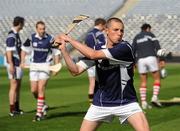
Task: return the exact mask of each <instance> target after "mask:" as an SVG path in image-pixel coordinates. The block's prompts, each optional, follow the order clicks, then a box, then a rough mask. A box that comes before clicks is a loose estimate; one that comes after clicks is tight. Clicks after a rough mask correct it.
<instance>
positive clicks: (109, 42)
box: [107, 39, 114, 48]
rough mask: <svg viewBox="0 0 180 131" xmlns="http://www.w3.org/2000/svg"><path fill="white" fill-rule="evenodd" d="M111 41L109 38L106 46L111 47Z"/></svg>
mask: <svg viewBox="0 0 180 131" xmlns="http://www.w3.org/2000/svg"><path fill="white" fill-rule="evenodd" d="M113 45H114V44H113V42H112V41H111V40H109V39H108V40H107V48H113Z"/></svg>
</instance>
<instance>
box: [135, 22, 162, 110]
mask: <svg viewBox="0 0 180 131" xmlns="http://www.w3.org/2000/svg"><path fill="white" fill-rule="evenodd" d="M132 46H133V48H134V52H135V55H136V59H137V66H138V71H139V74H140V79H141V84H140V97H141V104H142V108H143V109H146V108H148V107H150V106H149V105H148V103H147V101H146V91H147V73H148V72H151V73H152V76H153V79H154V85H153V96H152V99H151V103H152V104H154V105H155V106H158V107H161V103H160V102H159V101H158V95H159V90H160V86H161V82H160V74H159V64H158V62H159V60H158V58H157V51H158V50H159V49H160V45H159V41H158V40H157V38H156V37H155V35H154V34H153V33H151V25H149V24H147V23H145V24H143V25H142V26H141V32H140V33H139V34H137V35H136V36H135V38H134V40H133V43H132Z"/></svg>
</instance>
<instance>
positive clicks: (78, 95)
mask: <svg viewBox="0 0 180 131" xmlns="http://www.w3.org/2000/svg"><path fill="white" fill-rule="evenodd" d="M0 70H1V71H0V107H1V108H0V130H1V131H57V130H59V131H78V130H79V128H80V125H81V122H82V120H83V117H84V115H85V113H86V111H87V109H88V107H89V104H88V99H87V91H88V88H87V87H88V79H87V75H86V73H84V74H83V75H81V76H78V77H75V78H74V77H72V76H71V75H70V74H69V72H68V71H67V69H65V68H63V70H62V71H61V72H60V73H59V74H58V76H56V77H52V78H51V79H50V80H49V83H48V86H47V88H46V101H47V103H48V105H49V106H50V110H49V112H48V117H47V119H46V120H44V121H41V122H35V123H33V122H32V119H33V117H34V115H35V107H36V101H35V99H34V98H33V97H32V94H31V92H30V87H29V80H28V71H25V73H24V74H25V76H24V78H23V81H22V89H21V107H22V109H23V110H24V111H25V114H24V115H23V116H17V117H14V118H11V117H9V116H8V112H9V105H8V89H9V83H8V79H7V76H6V70H5V68H3V67H2V68H0ZM167 70H168V77H167V78H166V79H164V80H162V88H161V91H160V98H161V99H169V98H172V97H174V96H177V97H180V93H179V92H180V66H179V65H178V64H168V65H167ZM148 79H149V81H148V100H150V98H151V95H152V78H151V77H149V78H148ZM134 82H135V87H136V90H137V95H138V96H139V94H138V92H139V90H138V85H139V76H138V74H137V73H135V80H134ZM179 108H180V107H179V106H178V105H174V106H168V107H163V108H161V109H159V108H153V109H149V110H147V111H146V115H147V118H148V121H149V123H150V127H151V129H152V131H179V130H180V124H179V123H180V110H179ZM117 130H123V131H132V130H133V129H132V128H131V127H130V126H129V125H128V124H125V125H120V124H119V121H118V119H117V118H115V119H114V121H113V122H112V124H106V123H105V124H103V125H102V126H101V127H100V128H99V131H117Z"/></svg>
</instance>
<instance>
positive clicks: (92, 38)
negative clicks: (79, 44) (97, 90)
mask: <svg viewBox="0 0 180 131" xmlns="http://www.w3.org/2000/svg"><path fill="white" fill-rule="evenodd" d="M105 25H106V20H104V19H103V18H97V19H96V20H95V22H94V28H93V29H92V30H91V31H89V32H88V34H87V36H86V39H85V44H86V45H87V46H88V47H90V48H92V49H94V48H95V46H104V45H105V43H106V38H105V35H104V33H103V31H104V29H105ZM95 72H96V69H95V66H93V67H91V68H89V69H88V70H87V73H88V78H89V91H88V98H89V103H90V104H91V103H92V101H93V96H94V87H95Z"/></svg>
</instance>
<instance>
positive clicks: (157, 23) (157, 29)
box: [123, 0, 180, 55]
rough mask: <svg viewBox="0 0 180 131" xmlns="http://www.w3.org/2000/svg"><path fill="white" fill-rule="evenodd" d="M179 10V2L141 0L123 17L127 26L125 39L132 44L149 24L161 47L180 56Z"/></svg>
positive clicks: (176, 0) (174, 0)
mask: <svg viewBox="0 0 180 131" xmlns="http://www.w3.org/2000/svg"><path fill="white" fill-rule="evenodd" d="M179 9H180V1H179V0H140V1H139V2H138V3H137V4H136V5H135V7H134V8H132V9H131V10H130V11H129V12H128V13H127V14H126V15H124V16H123V20H124V23H125V25H126V26H125V27H126V29H125V39H126V40H128V41H130V42H132V40H133V38H134V36H135V35H136V34H137V33H138V32H140V27H141V25H142V24H143V23H145V22H147V23H149V24H151V26H152V31H153V32H154V34H155V35H156V37H157V38H158V39H159V41H160V44H161V46H162V47H163V48H166V49H168V50H169V51H171V52H173V53H174V54H175V55H180V35H179V34H180V29H179V27H180V23H179V21H180V17H179V16H180V12H179Z"/></svg>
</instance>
